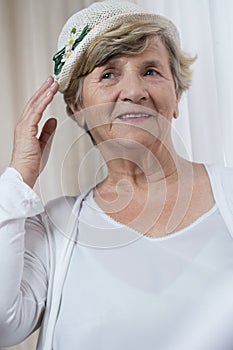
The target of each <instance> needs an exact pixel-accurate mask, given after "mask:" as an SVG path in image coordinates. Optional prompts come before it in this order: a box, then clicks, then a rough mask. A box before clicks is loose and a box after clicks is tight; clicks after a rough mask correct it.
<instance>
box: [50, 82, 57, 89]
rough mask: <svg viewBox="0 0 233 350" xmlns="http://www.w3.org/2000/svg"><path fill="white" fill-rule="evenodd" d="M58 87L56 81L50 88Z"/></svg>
mask: <svg viewBox="0 0 233 350" xmlns="http://www.w3.org/2000/svg"><path fill="white" fill-rule="evenodd" d="M56 88H57V83H56V82H55V81H54V82H53V83H52V85H51V86H50V90H55V89H56Z"/></svg>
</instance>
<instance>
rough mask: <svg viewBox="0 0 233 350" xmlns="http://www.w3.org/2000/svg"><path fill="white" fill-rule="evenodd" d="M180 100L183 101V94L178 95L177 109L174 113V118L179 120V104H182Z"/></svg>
mask: <svg viewBox="0 0 233 350" xmlns="http://www.w3.org/2000/svg"><path fill="white" fill-rule="evenodd" d="M180 99H181V94H180V93H178V92H177V93H176V108H175V111H174V113H173V118H175V119H177V118H178V117H179V103H180Z"/></svg>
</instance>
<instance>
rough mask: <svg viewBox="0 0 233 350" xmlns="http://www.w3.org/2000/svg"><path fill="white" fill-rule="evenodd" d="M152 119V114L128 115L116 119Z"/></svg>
mask: <svg viewBox="0 0 233 350" xmlns="http://www.w3.org/2000/svg"><path fill="white" fill-rule="evenodd" d="M150 117H152V115H151V114H147V113H136V114H135V113H128V114H122V115H120V116H118V117H117V118H116V119H120V120H129V119H148V118H150Z"/></svg>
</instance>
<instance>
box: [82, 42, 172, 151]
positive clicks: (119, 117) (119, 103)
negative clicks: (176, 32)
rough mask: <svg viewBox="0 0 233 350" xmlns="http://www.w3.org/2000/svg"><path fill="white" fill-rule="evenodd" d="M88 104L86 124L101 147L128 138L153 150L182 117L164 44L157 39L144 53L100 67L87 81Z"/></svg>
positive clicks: (86, 99) (86, 100) (85, 89)
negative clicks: (106, 143)
mask: <svg viewBox="0 0 233 350" xmlns="http://www.w3.org/2000/svg"><path fill="white" fill-rule="evenodd" d="M83 106H84V109H86V108H87V111H88V112H86V113H83V114H82V118H84V119H85V120H83V121H82V123H83V124H84V123H86V124H87V126H88V128H89V129H90V131H91V133H92V135H93V137H94V139H95V140H96V143H97V144H98V143H100V142H104V141H108V140H112V139H115V140H116V139H123V140H125V139H126V140H128V141H135V142H139V143H142V144H144V145H146V146H148V145H152V144H153V143H155V142H156V139H157V138H162V137H163V136H162V135H161V133H162V131H161V130H163V129H164V130H165V129H166V130H167V131H170V124H171V120H172V117H173V116H174V115H177V114H178V96H177V94H176V91H175V85H174V81H173V77H172V74H171V71H170V65H169V58H168V53H167V50H166V48H165V46H164V45H163V43H162V42H161V40H160V39H159V38H158V37H153V38H152V39H151V40H150V43H149V45H148V46H147V48H146V49H145V51H143V53H140V54H137V55H135V56H116V57H113V58H111V59H109V60H108V62H107V63H106V64H104V65H103V66H100V67H96V68H95V69H94V70H93V71H92V72H91V73H90V74H89V75H87V76H86V77H85V79H84V85H83ZM158 113H159V115H160V118H159V117H158ZM161 116H163V118H161ZM164 130H163V131H164Z"/></svg>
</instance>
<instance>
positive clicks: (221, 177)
mask: <svg viewBox="0 0 233 350" xmlns="http://www.w3.org/2000/svg"><path fill="white" fill-rule="evenodd" d="M206 169H207V171H208V174H209V177H210V181H211V185H212V190H213V194H214V197H215V201H216V203H217V205H218V207H219V210H220V212H221V215H222V217H223V218H224V220H225V223H226V225H227V227H228V229H229V231H230V233H231V235H232V237H233V181H232V179H233V169H231V168H223V167H221V166H217V165H206ZM20 183H21V184H20ZM14 186H15V187H16V188H18V189H19V188H20V186H21V188H22V186H23V190H24V196H25V198H24V203H23V204H24V205H23V206H22V207H24V212H21V213H20V210H19V217H20V218H22V217H24V216H25V218H26V217H29V216H34V215H36V214H40V215H41V219H42V222H43V225H44V228H45V230H46V234H47V240H48V247H49V259H50V267H49V274H50V275H49V283H48V293H47V299H46V309H45V313H44V317H43V321H42V325H41V331H40V336H39V341H38V346H37V349H38V350H52V344H53V335H54V329H55V325H56V320H57V316H58V312H59V306H60V301H61V294H62V289H63V284H64V280H65V277H66V273H67V269H68V267H69V262H70V258H71V254H72V250H73V248H74V245H75V241H76V235H77V223H78V220H77V219H78V215H79V212H80V208H81V205H82V200H83V198H84V197H85V196H86V193H84V194H83V195H82V196H79V197H77V198H74V197H62V198H60V199H56V200H55V201H51V202H49V203H48V205H47V206H46V208H45V211H44V212H43V206H42V204H41V202H40V200H39V198H38V197H37V196H36V194H35V193H34V192H33V191H32V190H31V189H29V188H27V190H26V195H25V186H26V185H25V184H22V179H21V178H20V176H19V174H17V173H16V172H15V171H14V170H13V169H8V170H7V171H6V172H5V173H4V174H3V175H2V177H1V180H0V191H1V192H2V195H1V197H5V198H7V196H9V195H8V193H9V190H10V189H11V192H12V187H14ZM87 192H89V191H87ZM27 197H28V202H27V203H26V206H25V200H26V201H27ZM11 202H12V203H11V206H12V211H11V212H12V213H14V203H13V202H14V199H12V200H11ZM3 207H4V206H3ZM3 207H2V206H1V205H0V229H1V223H4V222H6V221H10V220H12V219H15V218H14V217H12V218H11V217H10V216H11V213H10V212H9V211H7V210H4V208H3ZM71 207H72V210H71ZM25 208H26V209H25ZM61 210H62V213H63V215H62V217H61V215H60V213H61ZM12 215H13V214H12ZM65 217H67V220H65V219H64V218H65ZM16 219H17V218H16ZM54 228H56V229H54Z"/></svg>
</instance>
